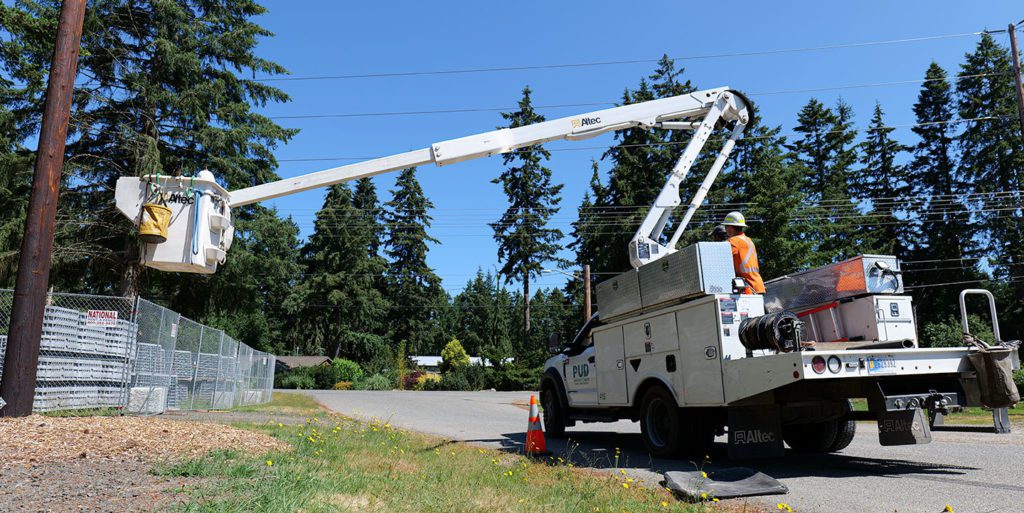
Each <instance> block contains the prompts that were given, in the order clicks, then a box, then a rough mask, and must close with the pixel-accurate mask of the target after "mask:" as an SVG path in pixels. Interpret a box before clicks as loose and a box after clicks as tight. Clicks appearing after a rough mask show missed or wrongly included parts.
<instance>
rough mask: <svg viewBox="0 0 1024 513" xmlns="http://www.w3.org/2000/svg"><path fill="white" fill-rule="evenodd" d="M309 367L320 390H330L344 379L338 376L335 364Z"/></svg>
mask: <svg viewBox="0 0 1024 513" xmlns="http://www.w3.org/2000/svg"><path fill="white" fill-rule="evenodd" d="M307 368H308V369H309V372H310V374H311V375H312V376H313V380H314V381H315V382H316V388H317V389H318V390H330V389H331V387H333V386H334V384H335V383H337V382H339V381H342V379H341V378H340V377H339V376H338V371H337V369H335V368H334V366H333V365H318V366H316V367H307Z"/></svg>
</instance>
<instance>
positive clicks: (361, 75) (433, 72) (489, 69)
mask: <svg viewBox="0 0 1024 513" xmlns="http://www.w3.org/2000/svg"><path fill="white" fill-rule="evenodd" d="M1002 32H1006V30H1005V29H1004V30H991V31H986V30H982V31H975V32H961V33H957V34H940V35H934V36H922V37H909V38H901V39H887V40H879V41H865V42H859V43H842V44H831V45H819V46H807V47H799V48H780V49H775V50H754V51H745V52H728V53H715V54H703V55H681V56H676V57H669V59H672V60H676V61H695V60H707V59H723V58H733V57H755V56H765V55H779V54H786V53H804V52H815V51H824V50H839V49H844V48H863V47H871V46H883V45H893V44H905V43H919V42H925V41H938V40H943V39H954V38H960V37H972V36H979V35H982V34H985V33H989V34H997V33H1002ZM659 60H660V59H625V60H607V61H591V62H570V63H559V64H535V65H524V66H495V67H481V68H457V69H446V70H424V71H389V72H379V73H357V74H347V75H311V76H305V77H261V78H258V79H256V80H257V81H260V82H296V81H313V80H352V79H365V78H395V77H416V76H429V75H463V74H473V73H497V72H509V71H527V70H550V69H571V68H592V67H600V66H622V65H629V64H651V63H657V62H658V61H659Z"/></svg>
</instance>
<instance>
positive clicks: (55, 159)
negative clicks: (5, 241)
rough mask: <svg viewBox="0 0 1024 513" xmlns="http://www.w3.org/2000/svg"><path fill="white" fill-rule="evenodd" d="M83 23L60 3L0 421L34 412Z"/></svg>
mask: <svg viewBox="0 0 1024 513" xmlns="http://www.w3.org/2000/svg"><path fill="white" fill-rule="evenodd" d="M84 20H85V0H64V2H63V3H62V4H61V8H60V19H59V20H58V22H57V41H56V44H55V45H54V49H53V64H52V65H51V67H50V77H49V81H48V83H47V86H46V103H45V106H44V107H43V119H42V125H41V127H40V131H39V148H38V151H37V152H36V166H35V174H34V176H33V178H32V192H31V193H30V195H29V200H28V213H27V215H26V216H25V234H24V237H23V238H22V241H21V255H20V257H19V259H18V276H17V279H16V281H15V286H14V304H13V306H12V308H11V323H10V327H9V330H8V338H7V354H6V356H5V359H4V360H5V361H4V375H3V379H2V381H0V396H2V397H3V398H4V399H5V400H6V401H7V406H6V407H4V408H3V409H0V416H3V417H23V416H26V415H29V414H31V413H32V400H33V399H34V397H35V388H36V367H38V365H39V337H40V336H41V334H42V329H43V312H44V309H45V307H46V287H47V285H48V283H49V281H50V263H51V257H52V253H53V232H54V225H55V224H56V223H55V218H56V215H57V199H58V196H59V195H60V175H61V170H62V168H63V167H64V146H65V143H66V142H67V136H68V120H69V118H70V117H71V93H72V90H73V88H74V84H75V73H76V71H77V67H78V50H79V48H80V47H81V45H82V23H83V21H84Z"/></svg>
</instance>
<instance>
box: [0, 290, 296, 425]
mask: <svg viewBox="0 0 1024 513" xmlns="http://www.w3.org/2000/svg"><path fill="white" fill-rule="evenodd" d="M13 299H14V292H13V291H11V290H0V375H2V373H3V359H4V358H3V357H4V354H5V352H6V343H7V334H8V329H9V325H10V313H11V306H12V303H13ZM275 363H276V360H275V357H274V355H272V354H268V353H264V352H262V351H257V350H255V349H253V348H251V347H249V346H247V345H245V344H243V343H241V342H238V341H237V340H235V339H233V338H231V337H230V336H228V335H227V334H226V333H224V332H223V331H221V330H218V329H215V328H211V327H209V326H205V325H203V324H199V323H197V322H195V321H192V320H190V319H187V318H185V317H182V316H181V315H180V314H178V313H177V312H174V311H172V310H169V309H167V308H164V307H162V306H160V305H157V304H155V303H153V302H150V301H147V300H145V299H142V298H126V297H110V296H95V295H87V294H64V293H54V294H50V295H49V296H48V299H47V306H46V313H45V315H44V318H43V331H42V336H41V339H40V350H39V368H38V370H37V376H36V395H35V402H34V404H33V410H34V411H37V412H46V411H54V410H69V409H82V408H124V409H127V410H128V411H129V412H132V413H143V414H155V413H162V412H164V411H166V410H193V409H202V410H206V409H230V408H233V407H236V406H243V405H249V404H260V403H265V402H269V401H270V399H271V396H272V394H273V387H274V367H275Z"/></svg>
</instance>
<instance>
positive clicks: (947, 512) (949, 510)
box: [942, 504, 954, 513]
mask: <svg viewBox="0 0 1024 513" xmlns="http://www.w3.org/2000/svg"><path fill="white" fill-rule="evenodd" d="M942 513H954V511H953V506H950V505H949V504H946V509H944V510H942Z"/></svg>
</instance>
